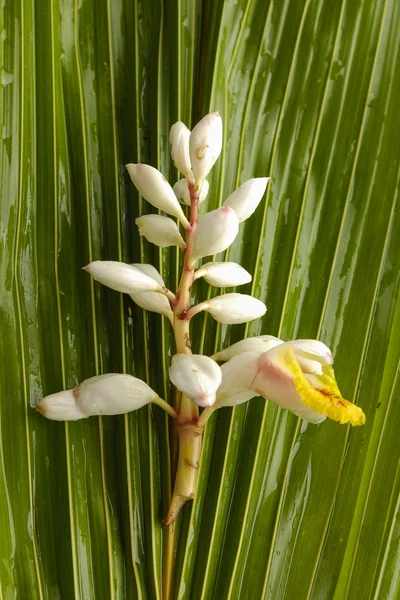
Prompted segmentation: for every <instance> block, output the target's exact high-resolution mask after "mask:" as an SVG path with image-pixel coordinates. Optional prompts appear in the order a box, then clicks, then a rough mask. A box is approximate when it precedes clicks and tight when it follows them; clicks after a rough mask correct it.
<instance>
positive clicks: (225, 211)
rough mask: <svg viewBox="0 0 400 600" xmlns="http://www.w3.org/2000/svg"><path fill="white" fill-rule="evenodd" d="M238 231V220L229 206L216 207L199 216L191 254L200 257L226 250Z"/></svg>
mask: <svg viewBox="0 0 400 600" xmlns="http://www.w3.org/2000/svg"><path fill="white" fill-rule="evenodd" d="M238 231H239V221H238V218H237V216H236V213H235V211H234V210H232V209H231V208H217V209H216V210H212V211H211V212H209V213H206V214H205V215H203V216H201V217H200V219H199V223H198V226H197V231H196V240H195V243H194V248H193V256H194V257H195V258H202V257H203V256H210V255H212V254H218V253H219V252H223V251H224V250H226V249H227V248H228V247H229V246H230V245H231V244H232V242H233V241H234V239H235V237H236V236H237V234H238Z"/></svg>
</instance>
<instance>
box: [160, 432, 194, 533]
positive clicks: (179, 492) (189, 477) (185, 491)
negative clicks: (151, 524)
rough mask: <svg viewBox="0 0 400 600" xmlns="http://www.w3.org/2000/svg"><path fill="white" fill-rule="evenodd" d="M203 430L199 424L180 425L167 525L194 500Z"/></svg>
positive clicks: (165, 522)
mask: <svg viewBox="0 0 400 600" xmlns="http://www.w3.org/2000/svg"><path fill="white" fill-rule="evenodd" d="M203 432H204V427H198V426H197V424H192V423H186V424H184V425H178V436H179V457H178V469H177V473H176V479H175V485H174V492H173V495H172V499H171V504H170V507H169V510H168V514H167V516H166V517H165V519H164V524H165V525H171V523H173V522H174V521H175V519H176V517H177V516H178V514H179V511H180V510H181V508H182V507H183V506H184V505H185V504H186V502H188V501H189V500H193V498H194V496H195V494H196V489H197V483H198V479H199V468H200V458H201V444H202V438H203Z"/></svg>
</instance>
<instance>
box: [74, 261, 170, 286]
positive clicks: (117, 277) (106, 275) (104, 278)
mask: <svg viewBox="0 0 400 600" xmlns="http://www.w3.org/2000/svg"><path fill="white" fill-rule="evenodd" d="M83 268H84V269H85V271H87V272H88V273H90V275H91V276H92V277H93V279H95V280H96V281H99V282H100V283H102V284H103V285H106V286H107V287H109V288H111V289H112V290H116V291H117V292H123V293H124V294H135V293H136V292H157V291H160V292H162V291H163V289H162V286H161V285H160V284H159V283H157V281H155V280H154V279H152V278H151V277H148V275H145V274H144V273H142V272H141V271H139V270H138V269H135V267H132V266H131V265H127V264H125V263H122V262H118V261H115V260H95V261H94V262H91V263H89V264H88V265H87V266H86V267H83Z"/></svg>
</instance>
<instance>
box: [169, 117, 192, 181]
mask: <svg viewBox="0 0 400 600" xmlns="http://www.w3.org/2000/svg"><path fill="white" fill-rule="evenodd" d="M189 138H190V129H188V128H187V127H186V125H185V124H184V123H182V121H178V122H177V123H174V124H173V125H172V127H171V129H170V130H169V147H170V150H171V158H172V161H173V163H174V165H175V167H176V168H177V169H178V171H180V172H181V173H182V175H184V176H185V177H186V179H188V180H189V181H191V182H192V183H193V182H194V177H193V172H192V165H191V164H190V155H189Z"/></svg>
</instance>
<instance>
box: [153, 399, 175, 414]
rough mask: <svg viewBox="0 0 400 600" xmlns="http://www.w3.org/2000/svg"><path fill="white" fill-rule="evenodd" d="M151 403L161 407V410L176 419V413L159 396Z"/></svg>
mask: <svg viewBox="0 0 400 600" xmlns="http://www.w3.org/2000/svg"><path fill="white" fill-rule="evenodd" d="M152 403H153V404H157V405H158V406H161V408H163V409H164V410H165V411H166V412H167V413H168V414H169V415H170V416H171V417H172V418H173V419H177V418H178V413H177V412H176V410H175V409H174V408H173V407H172V406H171V405H170V404H168V402H165V400H163V399H162V398H160V396H157V397H156V398H154V400H152Z"/></svg>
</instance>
